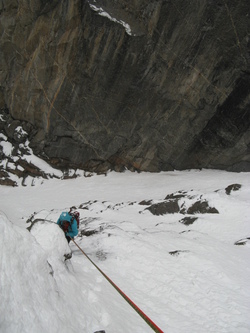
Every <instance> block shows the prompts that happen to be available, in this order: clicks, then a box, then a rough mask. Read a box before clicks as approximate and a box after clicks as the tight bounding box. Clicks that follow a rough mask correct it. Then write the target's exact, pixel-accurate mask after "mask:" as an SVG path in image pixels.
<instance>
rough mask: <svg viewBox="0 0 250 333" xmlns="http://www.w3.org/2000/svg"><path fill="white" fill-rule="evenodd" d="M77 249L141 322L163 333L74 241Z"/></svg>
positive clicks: (157, 332)
mask: <svg viewBox="0 0 250 333" xmlns="http://www.w3.org/2000/svg"><path fill="white" fill-rule="evenodd" d="M71 240H72V241H73V242H74V243H75V245H76V246H77V247H78V249H79V250H80V251H81V252H82V253H83V254H84V255H85V257H86V258H87V259H88V260H89V261H90V262H91V263H92V264H93V265H94V266H95V268H96V269H97V270H98V271H99V272H100V273H101V274H102V275H103V276H104V277H105V279H106V280H107V281H108V282H109V283H110V284H111V285H112V286H113V287H114V288H115V289H116V291H118V293H119V294H120V295H121V296H122V297H123V298H124V299H125V300H126V301H127V302H128V303H129V305H130V306H132V308H133V309H134V310H135V311H136V312H137V313H138V314H139V315H140V316H141V317H142V319H143V320H145V322H146V323H147V324H148V325H149V326H150V327H151V328H152V330H153V331H155V332H156V333H164V332H163V331H162V330H161V329H160V328H159V327H158V326H157V325H156V324H155V323H154V322H153V321H152V320H151V319H150V318H149V317H148V316H147V315H146V314H145V313H144V312H143V311H142V310H141V309H140V308H139V307H138V306H137V305H136V304H135V303H134V302H133V301H132V300H131V299H130V298H129V297H128V296H127V295H126V294H125V293H124V292H123V291H122V290H121V289H120V288H119V287H118V286H117V285H116V284H115V283H114V282H113V281H112V280H111V279H110V278H109V277H108V276H107V275H106V274H105V273H104V272H103V271H102V270H101V269H100V268H99V267H98V266H97V265H96V264H95V263H94V262H93V261H92V260H91V259H90V258H89V256H88V255H87V254H86V253H85V252H84V251H83V250H82V249H81V248H80V246H79V245H78V244H77V243H76V242H75V241H74V239H73V238H71Z"/></svg>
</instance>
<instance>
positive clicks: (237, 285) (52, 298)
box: [0, 170, 250, 333]
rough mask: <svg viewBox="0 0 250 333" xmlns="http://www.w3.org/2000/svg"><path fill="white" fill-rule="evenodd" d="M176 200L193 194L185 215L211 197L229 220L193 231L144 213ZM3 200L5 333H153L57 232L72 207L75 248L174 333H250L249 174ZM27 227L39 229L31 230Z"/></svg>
mask: <svg viewBox="0 0 250 333" xmlns="http://www.w3.org/2000/svg"><path fill="white" fill-rule="evenodd" d="M33 183H34V182H33ZM235 183H237V184H241V187H240V188H239V189H238V190H235V191H232V192H231V193H230V194H227V193H226V191H225V188H227V187H228V186H229V185H231V184H235ZM176 191H182V192H183V193H184V191H185V192H186V193H185V196H184V197H183V198H181V199H180V201H179V204H181V205H182V208H183V207H185V208H188V207H190V205H192V204H193V203H194V202H195V201H196V200H197V199H198V198H203V199H206V201H207V202H208V203H209V205H210V206H211V207H215V208H216V209H217V210H218V211H219V214H211V213H207V214H201V213H199V212H198V213H195V215H194V216H195V217H196V218H197V219H196V220H195V221H194V223H193V224H190V225H185V224H183V223H181V221H182V219H183V217H186V216H189V215H188V214H186V213H185V215H184V214H183V213H180V212H178V213H174V214H165V215H159V216H156V215H153V214H152V213H151V212H150V211H149V210H147V209H146V208H147V207H148V206H149V203H148V205H142V204H140V202H141V201H142V200H147V201H149V200H151V204H152V203H160V202H163V201H164V198H165V197H166V196H167V195H168V194H172V193H175V192H176ZM0 195H1V206H0V210H1V211H2V212H3V213H1V215H0V249H1V258H0V270H1V285H0V295H1V302H0V332H1V333H2V332H4V333H5V332H7V333H12V332H29V333H30V332H35V333H36V332H38V333H39V332H51V333H54V332H86V333H88V332H95V331H96V330H99V329H104V330H105V331H106V333H119V332H120V333H130V332H135V333H140V332H142V333H147V332H152V329H151V328H150V327H149V326H148V325H147V324H146V323H145V322H144V321H143V319H142V318H141V317H140V316H139V315H138V314H137V313H136V312H135V311H134V310H133V309H132V308H131V307H130V306H129V304H128V303H126V301H125V300H124V299H123V298H122V297H121V296H120V295H119V294H118V293H117V291H116V290H115V289H114V288H113V287H112V286H111V285H110V284H109V283H108V282H107V281H106V280H105V278H104V277H103V276H102V275H101V274H100V273H99V271H98V270H97V269H96V268H95V267H94V266H93V265H92V264H91V262H90V261H89V260H88V259H87V258H86V257H85V256H84V255H83V254H82V253H81V252H80V251H79V250H78V248H77V247H76V246H75V245H74V244H73V243H72V242H71V243H70V245H69V247H68V244H67V242H66V241H65V238H64V235H63V233H62V232H61V230H60V229H59V228H58V227H57V226H56V225H55V224H54V223H53V222H56V221H57V218H58V216H59V214H60V213H61V212H62V211H64V210H67V209H69V207H71V206H73V205H75V206H76V207H77V208H78V210H79V212H80V214H81V225H80V230H81V232H80V233H79V235H78V237H76V239H75V240H76V242H77V243H78V244H79V245H80V246H81V247H82V249H83V250H84V251H85V252H86V253H87V255H88V256H89V257H90V258H91V259H92V260H93V261H94V262H95V263H96V264H97V265H98V266H99V267H100V268H101V269H102V270H103V271H104V272H105V273H106V274H107V275H108V276H109V277H110V278H111V279H112V280H113V281H114V282H115V283H116V284H117V285H118V286H119V287H120V288H121V289H122V290H123V291H124V292H125V293H126V294H127V295H128V296H129V297H130V298H131V299H132V300H133V301H134V302H135V303H136V304H137V305H138V306H139V307H140V308H141V309H142V311H144V312H145V313H146V314H147V315H148V316H149V317H150V318H151V319H152V320H153V321H154V322H155V323H156V324H157V325H158V326H159V327H160V328H161V329H162V330H163V331H164V332H169V333H177V332H178V333H196V332H197V333H198V332H199V333H203V332H204V333H215V332H216V333H217V332H218V333H224V332H227V333H228V332H231V333H234V332H237V333H247V332H250V316H249V310H250V284H249V278H250V268H249V259H250V253H249V251H250V243H249V239H248V238H249V237H250V230H249V229H250V223H249V213H250V204H249V197H250V177H249V173H229V172H223V171H217V170H202V171H198V170H190V171H182V172H177V171H175V172H162V173H158V174H151V173H140V174H137V173H131V172H125V173H122V174H117V173H109V174H108V175H107V176H96V175H94V176H92V177H80V178H77V179H71V180H59V179H50V180H45V181H44V183H43V184H40V183H38V184H36V185H35V186H26V187H16V188H9V187H0ZM27 219H29V220H30V221H34V220H36V219H39V220H40V222H38V223H37V224H34V227H33V228H32V229H31V232H29V231H27V230H26V227H27V226H29V225H30V223H29V224H27V223H26V221H27ZM86 235H88V236H86ZM238 241H240V242H238ZM237 242H238V243H237ZM236 244H242V245H236ZM69 251H72V258H71V259H70V260H66V261H64V257H63V255H64V253H68V252H69Z"/></svg>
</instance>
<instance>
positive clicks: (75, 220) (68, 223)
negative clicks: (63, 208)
mask: <svg viewBox="0 0 250 333" xmlns="http://www.w3.org/2000/svg"><path fill="white" fill-rule="evenodd" d="M79 218H80V214H79V212H77V211H74V212H72V211H71V210H70V211H69V212H63V213H62V214H61V215H60V217H59V219H58V220H57V224H58V225H59V226H60V228H61V229H62V230H63V231H64V234H65V237H66V239H67V241H68V243H69V242H70V241H71V239H74V237H75V236H76V235H77V234H78V229H79Z"/></svg>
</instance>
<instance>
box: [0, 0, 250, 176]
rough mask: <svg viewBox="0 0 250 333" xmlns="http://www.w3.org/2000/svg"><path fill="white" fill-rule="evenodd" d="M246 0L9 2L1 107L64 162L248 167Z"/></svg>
mask: <svg viewBox="0 0 250 333" xmlns="http://www.w3.org/2000/svg"><path fill="white" fill-rule="evenodd" d="M249 17H250V3H249V1H248V0H242V1H237V0H219V1H211V0H204V1H185V0H178V1H171V0H169V1H168V0H167V1H166V0H154V1H146V0H135V1H133V2H131V1H127V0H119V1H116V0H113V1H107V0H95V1H94V0H93V1H86V0H85V1H84V0H72V1H59V0H51V1H46V0H19V1H18V0H8V1H7V0H0V34H1V39H0V48H1V54H0V108H7V109H8V110H9V112H10V114H11V116H12V117H13V118H14V119H16V120H19V121H25V122H27V123H29V124H30V125H31V126H32V133H31V135H30V137H29V140H30V144H31V147H32V149H33V150H34V152H36V154H37V155H40V156H43V158H47V160H48V161H49V162H50V163H51V164H53V165H55V166H58V167H62V166H65V165H66V166H67V165H68V166H70V165H75V166H77V167H79V168H84V169H89V170H94V171H97V172H102V171H105V170H107V169H109V168H112V169H115V170H122V169H123V168H124V167H127V168H129V169H131V170H133V169H136V170H147V171H160V170H172V169H186V168H202V167H205V168H219V169H225V170H231V171H250V150H249V149H250V54H249V46H250V39H249V38H250V35H249V31H250V23H249V22H250V20H249Z"/></svg>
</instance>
